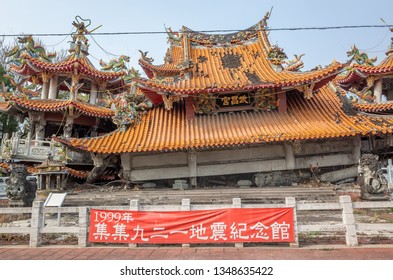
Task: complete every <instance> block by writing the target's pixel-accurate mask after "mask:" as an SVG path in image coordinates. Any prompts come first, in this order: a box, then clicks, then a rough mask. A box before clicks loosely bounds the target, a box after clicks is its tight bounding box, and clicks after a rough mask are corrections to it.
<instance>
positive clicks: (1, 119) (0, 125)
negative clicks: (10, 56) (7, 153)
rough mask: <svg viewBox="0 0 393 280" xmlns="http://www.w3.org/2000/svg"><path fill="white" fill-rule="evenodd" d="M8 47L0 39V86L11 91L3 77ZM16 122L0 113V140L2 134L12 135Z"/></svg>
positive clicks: (7, 81)
mask: <svg viewBox="0 0 393 280" xmlns="http://www.w3.org/2000/svg"><path fill="white" fill-rule="evenodd" d="M9 48H10V47H9V46H8V45H5V44H4V38H1V39H0V85H1V86H2V85H3V84H4V85H5V88H6V89H8V90H12V84H11V82H10V80H9V79H8V78H6V77H4V75H5V74H6V70H5V61H6V58H5V52H7V51H8V50H9ZM18 126H19V124H18V121H17V120H16V119H15V117H14V116H11V115H7V114H4V113H2V112H0V138H1V139H2V138H3V135H4V133H8V134H12V132H16V131H17V130H18Z"/></svg>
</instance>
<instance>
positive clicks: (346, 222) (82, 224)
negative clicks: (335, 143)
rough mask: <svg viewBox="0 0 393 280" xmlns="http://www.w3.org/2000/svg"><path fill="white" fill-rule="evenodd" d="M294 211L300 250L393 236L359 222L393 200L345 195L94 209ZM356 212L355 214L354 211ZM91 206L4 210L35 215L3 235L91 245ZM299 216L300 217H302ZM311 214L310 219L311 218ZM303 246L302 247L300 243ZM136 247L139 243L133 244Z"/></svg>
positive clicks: (2, 228)
mask: <svg viewBox="0 0 393 280" xmlns="http://www.w3.org/2000/svg"><path fill="white" fill-rule="evenodd" d="M282 207H293V208H294V210H295V211H294V228H295V242H294V243H291V244H290V245H291V246H293V247H297V246H299V245H301V242H302V241H299V235H300V234H302V235H305V236H307V233H313V234H315V233H316V232H319V233H331V234H334V233H335V232H344V234H345V243H346V245H347V246H357V245H358V236H359V235H360V234H367V235H369V236H372V235H375V236H380V234H381V232H383V233H384V234H385V235H386V234H387V235H389V236H390V238H391V237H392V236H393V224H392V223H389V222H387V223H375V222H371V223H363V222H360V221H358V222H357V221H356V220H355V212H356V209H390V208H393V201H385V202H382V201H379V202H352V201H351V198H350V197H349V196H341V197H340V199H339V202H336V203H335V202H333V203H298V202H296V200H295V198H293V197H288V198H286V200H285V203H284V204H242V203H241V199H240V198H233V203H232V204H228V205H225V204H220V205H193V204H191V203H190V200H189V199H183V200H182V203H181V204H179V205H142V204H139V201H138V200H131V201H130V205H129V206H110V207H108V206H107V207H94V209H102V210H104V209H105V210H132V211H190V210H207V209H217V208H282ZM354 209H355V211H354ZM303 211H304V212H305V213H309V212H308V211H325V212H326V211H328V212H329V213H330V212H332V211H337V212H339V213H340V214H339V217H340V219H339V221H332V220H329V219H328V220H324V218H319V220H318V223H308V224H307V222H306V221H302V220H301V219H298V216H300V214H301V212H303ZM89 212H90V208H89V207H59V208H45V207H44V203H43V202H41V201H37V202H34V204H33V207H32V208H0V218H1V216H2V215H9V214H12V215H15V214H26V213H27V214H31V219H30V224H29V225H28V226H24V227H23V226H14V225H13V224H12V223H11V225H10V224H9V223H8V224H3V225H2V224H0V233H5V234H12V233H22V234H29V235H30V246H32V247H37V246H40V245H41V237H42V234H44V233H68V234H74V235H77V236H78V245H79V246H82V247H85V246H88V245H89V243H88V240H87V236H88V231H89ZM65 213H72V214H73V215H75V213H77V215H78V218H77V219H76V222H75V223H74V224H73V226H69V227H67V226H60V225H61V220H60V219H59V220H58V225H57V226H53V225H49V226H48V225H45V224H46V223H45V221H44V219H45V215H46V214H58V217H60V214H65ZM298 214H299V215H298ZM308 215H309V214H307V215H306V216H308ZM299 243H300V244H299ZM131 245H134V246H136V245H135V244H131ZM235 246H237V247H241V246H242V243H236V244H235Z"/></svg>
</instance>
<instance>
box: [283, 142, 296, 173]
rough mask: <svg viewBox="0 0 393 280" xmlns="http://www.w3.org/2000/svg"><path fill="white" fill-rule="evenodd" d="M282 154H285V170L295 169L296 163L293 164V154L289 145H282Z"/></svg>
mask: <svg viewBox="0 0 393 280" xmlns="http://www.w3.org/2000/svg"><path fill="white" fill-rule="evenodd" d="M284 152H285V163H286V167H287V169H289V170H291V169H295V167H296V162H295V152H294V150H293V147H292V144H291V143H284Z"/></svg>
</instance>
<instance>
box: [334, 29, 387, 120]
mask: <svg viewBox="0 0 393 280" xmlns="http://www.w3.org/2000/svg"><path fill="white" fill-rule="evenodd" d="M390 31H392V32H393V30H392V29H390ZM391 48H392V46H391V45H390V46H389V47H388V51H387V52H386V57H385V58H384V59H383V60H382V61H381V62H380V63H379V64H378V65H374V64H375V62H376V60H377V59H376V58H372V59H370V58H369V57H368V55H367V54H365V53H363V52H361V51H360V50H359V49H358V48H356V46H355V45H354V46H353V47H352V49H351V50H350V51H348V52H347V55H348V56H349V57H351V59H350V61H349V62H352V64H351V65H350V66H349V67H347V71H346V72H345V73H344V74H342V75H340V76H338V77H337V78H336V79H335V84H336V85H337V88H338V90H339V91H340V92H341V93H342V94H343V95H346V96H347V97H348V98H350V99H351V100H352V102H353V103H354V104H355V107H356V108H357V109H358V110H360V111H364V112H368V113H376V114H387V113H389V114H391V113H393V102H392V101H393V55H392V53H393V52H392V51H391Z"/></svg>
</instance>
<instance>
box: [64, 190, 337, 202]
mask: <svg viewBox="0 0 393 280" xmlns="http://www.w3.org/2000/svg"><path fill="white" fill-rule="evenodd" d="M236 197H238V198H241V199H242V202H243V203H248V204H256V203H282V202H283V201H284V200H285V197H295V198H296V199H297V200H308V201H335V200H337V196H336V192H335V190H334V188H333V187H331V188H320V189H317V188H315V189H312V188H294V187H285V188H284V187H281V188H278V187H276V188H250V189H196V190H195V189H192V190H172V189H160V190H157V189H154V190H137V191H134V190H128V191H124V190H121V191H113V192H96V191H92V192H89V191H84V192H80V193H70V194H69V195H68V196H67V197H66V200H65V202H64V206H99V205H102V206H103V205H107V206H109V205H128V204H129V201H130V200H131V199H139V201H140V203H142V204H149V205H163V204H180V203H181V200H182V199H183V198H188V199H190V200H191V203H192V204H231V203H232V199H233V198H236Z"/></svg>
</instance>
